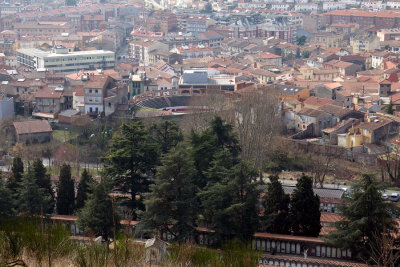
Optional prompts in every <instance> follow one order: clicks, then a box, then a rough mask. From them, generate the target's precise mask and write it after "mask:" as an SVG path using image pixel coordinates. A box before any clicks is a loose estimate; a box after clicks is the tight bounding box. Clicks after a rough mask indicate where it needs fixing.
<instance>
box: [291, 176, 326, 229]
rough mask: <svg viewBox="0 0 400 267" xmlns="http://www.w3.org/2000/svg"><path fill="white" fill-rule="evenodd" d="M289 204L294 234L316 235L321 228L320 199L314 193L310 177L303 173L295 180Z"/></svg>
mask: <svg viewBox="0 0 400 267" xmlns="http://www.w3.org/2000/svg"><path fill="white" fill-rule="evenodd" d="M290 205H291V208H290V221H291V222H292V230H293V232H294V234H296V235H304V236H318V235H319V232H320V230H321V222H320V217H321V212H320V210H319V206H320V201H319V197H318V196H317V195H314V191H313V188H312V179H311V178H310V177H308V176H306V175H304V174H303V176H302V177H301V178H300V179H299V180H297V184H296V189H295V190H294V191H293V194H292V200H291V203H290Z"/></svg>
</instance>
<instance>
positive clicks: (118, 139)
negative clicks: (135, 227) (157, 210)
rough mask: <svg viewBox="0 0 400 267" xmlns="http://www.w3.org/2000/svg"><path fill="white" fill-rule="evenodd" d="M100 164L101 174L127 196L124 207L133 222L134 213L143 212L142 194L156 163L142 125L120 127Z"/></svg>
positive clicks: (136, 123) (154, 153) (147, 185)
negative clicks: (129, 195) (126, 206)
mask: <svg viewBox="0 0 400 267" xmlns="http://www.w3.org/2000/svg"><path fill="white" fill-rule="evenodd" d="M104 161H105V165H104V168H105V174H106V175H107V176H108V177H113V179H114V181H115V184H116V186H117V187H118V189H119V190H121V191H123V192H126V193H130V194H131V199H130V201H129V202H128V203H127V204H128V206H129V207H130V208H131V209H132V211H133V213H134V219H136V211H138V210H144V204H143V194H144V193H146V192H148V191H149V183H150V181H149V177H151V176H153V175H154V173H155V167H156V164H157V162H158V153H157V146H156V145H155V144H153V143H151V142H149V140H148V131H146V129H145V127H144V125H143V123H142V122H134V123H130V124H123V125H122V126H121V127H120V133H119V134H117V135H116V136H114V137H113V140H112V144H111V147H110V150H109V152H108V155H107V156H106V157H105V158H104Z"/></svg>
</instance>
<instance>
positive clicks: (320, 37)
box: [311, 32, 344, 48]
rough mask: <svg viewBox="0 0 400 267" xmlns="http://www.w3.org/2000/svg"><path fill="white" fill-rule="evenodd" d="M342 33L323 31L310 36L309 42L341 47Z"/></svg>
mask: <svg viewBox="0 0 400 267" xmlns="http://www.w3.org/2000/svg"><path fill="white" fill-rule="evenodd" d="M343 39H344V35H343V34H341V33H333V32H324V33H319V34H317V35H315V36H314V37H312V38H311V43H314V44H323V45H325V46H326V47H328V48H330V47H341V46H342V41H343Z"/></svg>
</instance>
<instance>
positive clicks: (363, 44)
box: [350, 34, 380, 54]
mask: <svg viewBox="0 0 400 267" xmlns="http://www.w3.org/2000/svg"><path fill="white" fill-rule="evenodd" d="M350 46H351V48H352V49H353V54H357V53H360V52H368V51H372V50H375V49H378V48H379V47H380V43H379V39H378V37H376V36H373V35H372V36H365V35H364V34H360V35H356V36H352V37H350Z"/></svg>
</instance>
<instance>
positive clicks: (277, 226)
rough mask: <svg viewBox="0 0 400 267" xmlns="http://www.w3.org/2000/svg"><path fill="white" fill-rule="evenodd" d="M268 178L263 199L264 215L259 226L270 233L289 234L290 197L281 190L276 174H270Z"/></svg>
mask: <svg viewBox="0 0 400 267" xmlns="http://www.w3.org/2000/svg"><path fill="white" fill-rule="evenodd" d="M269 180H270V182H269V183H268V184H267V194H266V195H265V197H264V199H263V206H264V216H263V217H262V221H263V222H262V223H263V225H262V226H261V228H262V230H264V231H267V232H270V233H276V234H289V233H290V223H289V202H290V197H289V196H288V195H286V194H285V192H284V191H283V188H282V184H281V183H280V182H279V177H278V176H277V175H273V176H270V177H269Z"/></svg>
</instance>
